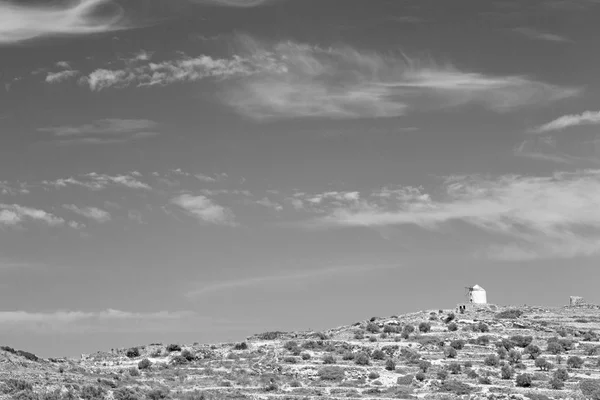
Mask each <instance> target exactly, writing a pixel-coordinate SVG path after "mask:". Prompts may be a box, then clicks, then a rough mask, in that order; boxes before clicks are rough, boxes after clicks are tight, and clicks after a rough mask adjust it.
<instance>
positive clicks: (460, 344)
mask: <svg viewBox="0 0 600 400" xmlns="http://www.w3.org/2000/svg"><path fill="white" fill-rule="evenodd" d="M450 347H452V348H453V349H456V350H462V349H463V348H464V347H465V341H464V340H461V339H457V340H453V341H452V342H450Z"/></svg>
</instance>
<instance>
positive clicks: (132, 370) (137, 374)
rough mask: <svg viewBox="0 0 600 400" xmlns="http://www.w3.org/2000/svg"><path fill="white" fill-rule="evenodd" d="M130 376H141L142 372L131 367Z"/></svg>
mask: <svg viewBox="0 0 600 400" xmlns="http://www.w3.org/2000/svg"><path fill="white" fill-rule="evenodd" d="M129 375H130V376H134V377H135V376H140V370H139V369H137V367H131V368H129Z"/></svg>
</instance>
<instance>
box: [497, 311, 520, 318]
mask: <svg viewBox="0 0 600 400" xmlns="http://www.w3.org/2000/svg"><path fill="white" fill-rule="evenodd" d="M521 315H523V311H521V310H517V309H510V310H505V311H502V312H499V313H497V314H496V316H495V317H496V318H500V319H516V318H519V317H520V316H521Z"/></svg>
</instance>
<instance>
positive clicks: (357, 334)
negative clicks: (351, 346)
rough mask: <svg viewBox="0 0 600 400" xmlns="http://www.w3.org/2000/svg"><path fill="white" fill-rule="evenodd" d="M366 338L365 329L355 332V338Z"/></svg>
mask: <svg viewBox="0 0 600 400" xmlns="http://www.w3.org/2000/svg"><path fill="white" fill-rule="evenodd" d="M364 338H365V333H364V332H363V331H360V330H359V331H356V332H354V339H358V340H363V339H364Z"/></svg>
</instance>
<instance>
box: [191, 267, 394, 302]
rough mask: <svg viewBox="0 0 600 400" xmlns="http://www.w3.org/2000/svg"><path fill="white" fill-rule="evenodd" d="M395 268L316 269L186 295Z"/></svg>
mask: <svg viewBox="0 0 600 400" xmlns="http://www.w3.org/2000/svg"><path fill="white" fill-rule="evenodd" d="M392 268H394V267H393V266H388V265H362V266H341V267H328V268H322V269H315V270H312V271H302V272H296V273H291V274H286V275H284V274H279V275H266V276H258V277H251V278H243V279H236V280H230V281H222V282H214V283H209V284H205V285H203V286H202V287H200V288H197V289H194V290H192V291H190V292H188V293H186V297H188V298H192V299H194V298H198V297H201V296H204V295H211V294H215V293H219V292H222V291H231V290H238V289H244V288H255V287H256V286H266V285H269V284H274V283H279V284H281V283H282V282H294V283H297V282H298V281H301V280H307V279H317V278H319V279H326V278H327V277H330V276H337V275H343V274H355V273H362V272H369V273H371V272H373V271H377V270H382V269H392Z"/></svg>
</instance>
